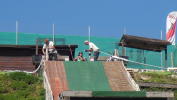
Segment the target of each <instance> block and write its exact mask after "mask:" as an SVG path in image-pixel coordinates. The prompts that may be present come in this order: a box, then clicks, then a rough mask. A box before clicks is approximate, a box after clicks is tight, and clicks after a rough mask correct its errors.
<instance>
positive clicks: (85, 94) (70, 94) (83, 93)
mask: <svg viewBox="0 0 177 100" xmlns="http://www.w3.org/2000/svg"><path fill="white" fill-rule="evenodd" d="M62 94H63V96H64V97H92V91H64V92H63V93H62Z"/></svg>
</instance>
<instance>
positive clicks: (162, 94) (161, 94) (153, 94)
mask: <svg viewBox="0 0 177 100" xmlns="http://www.w3.org/2000/svg"><path fill="white" fill-rule="evenodd" d="M146 97H149V98H153V97H154V98H158V97H160V98H174V92H146Z"/></svg>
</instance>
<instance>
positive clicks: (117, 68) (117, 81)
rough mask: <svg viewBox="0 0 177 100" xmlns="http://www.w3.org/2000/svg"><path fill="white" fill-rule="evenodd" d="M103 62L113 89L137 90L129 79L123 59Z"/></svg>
mask: <svg viewBox="0 0 177 100" xmlns="http://www.w3.org/2000/svg"><path fill="white" fill-rule="evenodd" d="M103 64H104V69H105V72H106V75H107V77H108V80H109V84H110V86H111V88H112V90H113V91H135V90H134V89H133V87H132V86H131V85H130V83H129V81H128V79H127V78H128V77H127V71H126V70H125V69H124V68H123V67H124V66H122V63H121V61H117V62H103Z"/></svg>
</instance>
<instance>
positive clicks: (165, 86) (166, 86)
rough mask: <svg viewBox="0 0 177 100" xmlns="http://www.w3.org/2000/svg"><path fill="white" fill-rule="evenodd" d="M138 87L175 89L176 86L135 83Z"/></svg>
mask: <svg viewBox="0 0 177 100" xmlns="http://www.w3.org/2000/svg"><path fill="white" fill-rule="evenodd" d="M137 84H138V85H139V86H140V87H157V88H173V89H177V84H162V83H142V82H137Z"/></svg>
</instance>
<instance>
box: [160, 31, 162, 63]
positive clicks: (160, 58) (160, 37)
mask: <svg viewBox="0 0 177 100" xmlns="http://www.w3.org/2000/svg"><path fill="white" fill-rule="evenodd" d="M160 39H161V40H162V30H161V32H160ZM160 57H161V58H160V60H161V61H160V62H161V66H162V65H163V57H162V51H161V56H160Z"/></svg>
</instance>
